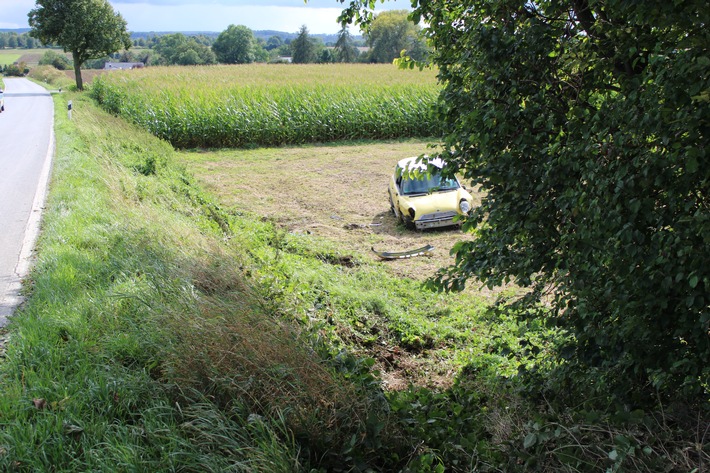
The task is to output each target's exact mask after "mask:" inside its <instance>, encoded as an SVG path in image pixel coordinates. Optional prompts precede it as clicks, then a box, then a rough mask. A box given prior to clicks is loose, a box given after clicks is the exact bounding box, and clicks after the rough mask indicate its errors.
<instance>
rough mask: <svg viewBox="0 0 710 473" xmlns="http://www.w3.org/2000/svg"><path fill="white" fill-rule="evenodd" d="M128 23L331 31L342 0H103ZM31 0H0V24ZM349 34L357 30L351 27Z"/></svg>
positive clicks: (19, 14)
mask: <svg viewBox="0 0 710 473" xmlns="http://www.w3.org/2000/svg"><path fill="white" fill-rule="evenodd" d="M109 2H110V3H111V5H112V6H113V9H114V10H115V11H117V12H119V13H120V14H121V15H122V16H123V18H124V19H125V20H126V22H127V23H128V30H129V31H142V32H149V31H155V32H159V31H215V32H220V31H224V30H225V29H227V27H228V26H229V25H244V26H247V27H248V28H250V29H252V30H276V31H284V32H288V33H296V32H297V31H298V30H299V29H300V28H301V26H302V25H306V27H307V28H308V31H309V33H311V34H321V33H325V34H334V33H337V32H338V31H339V30H340V25H339V24H338V22H337V18H338V15H339V14H340V12H341V11H342V7H343V5H349V4H350V2H349V1H348V0H345V4H341V3H340V2H339V1H338V0H308V3H306V4H304V2H303V0H109ZM34 6H35V0H0V28H28V27H29V25H28V24H27V13H29V11H30V10H32V9H33V8H34ZM409 6H410V2H409V1H408V0H388V1H385V2H384V3H378V4H377V6H376V7H375V12H379V11H384V10H396V9H410V7H409ZM351 32H352V33H353V34H358V33H359V31H357V30H355V31H353V30H351Z"/></svg>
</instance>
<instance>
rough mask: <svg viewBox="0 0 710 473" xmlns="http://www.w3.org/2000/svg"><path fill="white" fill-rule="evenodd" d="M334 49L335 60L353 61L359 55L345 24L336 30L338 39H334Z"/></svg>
mask: <svg viewBox="0 0 710 473" xmlns="http://www.w3.org/2000/svg"><path fill="white" fill-rule="evenodd" d="M334 49H335V59H336V61H337V62H355V61H356V60H357V57H358V56H359V55H360V51H359V50H358V49H357V46H355V41H353V37H352V35H351V34H350V30H349V29H348V27H347V26H344V27H343V28H342V29H341V30H340V31H339V32H338V41H336V43H335V48H334Z"/></svg>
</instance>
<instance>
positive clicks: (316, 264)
mask: <svg viewBox="0 0 710 473" xmlns="http://www.w3.org/2000/svg"><path fill="white" fill-rule="evenodd" d="M71 98H72V99H73V101H74V103H75V107H74V119H73V121H71V122H69V121H68V120H67V118H66V116H65V113H63V111H62V107H59V106H58V107H57V110H59V112H58V113H57V117H56V119H57V127H56V128H57V160H56V163H55V168H54V177H53V180H52V184H51V193H50V199H49V201H48V204H47V210H46V215H45V219H44V223H43V233H42V236H41V239H40V241H39V248H38V261H37V264H36V267H35V268H34V270H33V272H32V274H31V284H29V285H28V287H27V289H28V291H30V298H29V300H28V302H27V304H26V305H25V306H24V307H23V308H22V309H21V310H20V311H19V313H18V314H17V316H16V317H15V318H14V319H13V321H12V323H11V326H10V327H9V330H10V340H9V342H8V345H7V352H6V355H5V359H4V360H3V362H2V364H0V372H1V377H0V379H1V382H2V390H3V396H2V401H0V419H2V420H1V422H2V428H1V429H0V446H2V451H3V455H2V456H1V457H0V465H2V469H5V470H13V469H14V470H20V471H23V470H50V469H53V470H54V471H82V470H90V469H95V470H103V471H108V470H112V471H115V470H124V471H125V470H135V469H138V470H141V469H143V470H151V471H159V470H164V471H165V470H173V469H182V470H183V471H223V470H224V469H226V468H234V469H236V470H239V469H242V470H244V471H292V470H299V469H302V468H305V467H307V466H312V467H324V468H333V467H334V465H343V466H345V467H347V466H348V465H350V466H354V465H357V464H368V465H371V466H373V467H379V468H383V469H391V468H395V467H398V466H403V465H405V464H407V463H411V464H416V462H417V461H418V460H417V458H418V457H420V456H421V455H422V454H426V453H428V452H430V450H429V448H430V446H429V445H428V444H427V443H422V439H420V438H417V437H416V435H414V433H413V432H409V431H408V427H407V425H406V423H403V422H402V420H401V419H399V418H398V416H396V415H395V410H393V409H392V407H391V405H390V404H391V402H392V399H390V397H389V396H385V395H384V392H383V391H382V390H381V388H380V381H379V379H378V378H377V377H376V376H374V373H371V372H370V370H369V368H368V367H369V366H371V365H372V364H373V363H374V362H375V361H374V360H373V359H362V358H355V357H352V356H350V355H348V354H347V351H344V350H345V349H346V348H348V346H350V347H367V346H374V345H378V344H380V342H384V343H385V344H387V347H388V348H390V349H392V350H400V349H401V350H405V351H406V350H413V351H414V352H415V353H417V352H422V351H423V350H426V349H427V348H430V347H434V346H437V347H438V348H442V347H444V346H448V347H449V348H452V347H455V346H457V345H459V344H460V343H463V342H466V343H465V344H466V345H467V346H468V347H467V351H468V350H474V349H476V350H481V351H487V352H489V353H487V354H486V355H485V356H486V357H487V358H488V359H489V361H490V363H489V364H490V367H491V369H493V370H495V369H496V367H498V366H500V368H501V369H513V368H512V367H511V365H510V364H509V363H508V362H507V360H506V359H505V357H498V356H496V355H495V354H493V353H490V352H491V351H494V350H492V346H491V345H490V342H489V341H488V339H489V334H490V332H491V331H496V330H498V329H496V324H495V323H492V321H490V320H488V319H486V318H485V317H482V314H483V313H484V311H485V307H486V301H485V300H480V299H477V298H475V297H474V298H471V299H458V298H447V297H446V296H442V295H436V294H431V293H426V292H422V291H420V289H419V285H418V283H416V282H413V281H408V280H400V279H398V278H395V277H392V276H391V275H389V274H387V272H386V271H384V270H383V268H381V267H380V266H378V265H377V264H370V263H363V264H361V265H359V266H357V267H355V268H346V267H343V266H341V265H339V264H333V263H334V262H337V261H338V258H340V257H341V256H342V255H340V254H339V253H338V250H337V249H336V247H335V245H334V244H329V243H327V242H319V241H310V240H308V238H307V237H305V236H298V235H291V234H288V233H285V232H283V231H280V230H279V229H278V228H276V227H275V226H274V225H273V224H272V223H270V222H264V221H261V220H259V219H258V218H255V217H253V216H249V215H240V214H239V212H225V211H224V210H223V209H222V208H220V207H219V205H217V204H216V203H214V202H212V201H211V198H210V197H209V196H207V195H206V194H204V193H203V192H202V191H201V190H200V189H199V188H198V187H197V186H196V185H195V183H194V182H193V181H192V179H191V178H190V177H189V175H187V174H186V173H185V172H184V171H181V170H180V169H178V168H177V167H176V166H174V165H173V164H172V163H171V161H172V157H173V151H172V149H171V148H170V147H169V146H168V145H166V144H165V143H163V142H160V141H159V140H157V139H155V138H153V137H151V136H149V135H147V134H144V133H143V132H141V131H140V130H138V129H136V128H134V127H132V126H130V125H127V124H126V123H125V122H123V121H121V120H120V119H117V118H113V117H110V116H108V115H106V114H105V113H103V112H100V111H98V110H97V109H95V108H94V107H93V105H92V104H91V103H90V102H89V101H88V98H87V97H85V96H79V95H76V96H73V97H71ZM66 99H67V97H62V100H66ZM57 100H59V98H57ZM352 257H353V259H355V260H358V259H359V257H358V256H357V255H352ZM467 306H469V307H467ZM435 320H438V322H439V323H438V324H437V325H435V324H434V323H433V322H434V321H435ZM442 321H446V323H445V324H442ZM501 332H502V331H501ZM506 337H507V338H509V339H510V342H511V343H514V342H515V336H514V335H510V336H506V335H505V334H503V333H500V335H499V336H498V337H497V339H499V340H504V338H506ZM476 339H478V340H479V342H477V343H478V345H479V346H477V343H473V344H472V345H471V343H470V342H472V341H474V340H476ZM353 340H355V343H353ZM496 343H497V342H496ZM469 345H470V346H469ZM442 353H443V352H442ZM467 356H470V355H467ZM506 367H507V368H506ZM414 392H415V391H411V393H410V394H406V391H405V393H404V394H403V396H404V397H403V399H409V398H410V397H412V396H413V398H412V401H413V402H414V399H415V398H416V395H415V394H412V393H414ZM395 397H396V396H395ZM402 405H404V401H402ZM433 405H434V404H432V406H433ZM428 407H431V406H427V408H428ZM422 415H424V414H422ZM466 419H467V420H466V422H469V421H471V418H470V417H466ZM424 422H426V420H424ZM434 446H435V445H433V444H432V447H434ZM466 455H468V456H469V457H470V456H471V455H473V451H472V450H468V451H467V452H466ZM426 458H428V457H426Z"/></svg>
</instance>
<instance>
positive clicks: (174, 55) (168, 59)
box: [154, 33, 217, 66]
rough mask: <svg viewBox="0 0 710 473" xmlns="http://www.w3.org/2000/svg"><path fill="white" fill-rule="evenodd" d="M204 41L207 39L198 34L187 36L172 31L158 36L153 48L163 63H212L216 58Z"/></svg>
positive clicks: (193, 64) (183, 64) (182, 64)
mask: <svg viewBox="0 0 710 473" xmlns="http://www.w3.org/2000/svg"><path fill="white" fill-rule="evenodd" d="M205 43H209V41H208V40H203V39H202V38H200V37H199V36H190V37H188V36H185V35H184V34H182V33H173V34H167V35H163V36H160V37H159V39H158V42H157V44H156V45H155V48H154V49H155V52H157V53H158V54H160V56H161V57H162V61H163V62H164V63H165V64H177V65H180V66H195V65H200V64H214V63H216V62H217V58H216V56H215V54H214V53H213V52H212V49H211V48H210V47H209V46H207V45H206V44H205Z"/></svg>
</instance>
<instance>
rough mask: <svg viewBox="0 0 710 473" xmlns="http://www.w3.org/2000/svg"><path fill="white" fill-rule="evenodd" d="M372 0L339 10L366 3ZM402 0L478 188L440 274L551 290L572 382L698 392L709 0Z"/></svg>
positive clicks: (454, 141)
mask: <svg viewBox="0 0 710 473" xmlns="http://www.w3.org/2000/svg"><path fill="white" fill-rule="evenodd" d="M374 4H375V1H374V0H363V1H352V2H350V5H349V7H348V8H347V9H346V10H345V11H344V15H343V17H342V19H343V20H344V21H349V20H352V19H353V18H356V19H357V18H358V17H359V18H360V19H361V20H365V22H368V21H372V15H371V13H369V10H368V9H366V8H364V7H369V8H372V7H374ZM413 4H414V5H415V10H414V12H413V13H412V18H413V19H414V20H415V21H420V20H421V21H422V23H423V24H425V25H428V26H426V28H425V33H426V36H427V37H428V38H429V40H430V41H431V43H432V45H433V46H434V48H435V52H434V53H433V58H432V60H433V62H434V63H436V65H437V66H438V68H439V71H440V72H439V77H440V80H441V83H442V85H443V91H442V93H441V100H440V107H439V109H438V115H439V117H440V118H441V120H443V121H444V123H445V127H446V129H447V130H449V133H448V134H447V135H446V137H445V138H444V143H445V145H446V156H447V160H448V161H449V163H450V164H451V165H452V166H453V170H454V171H456V172H459V173H461V174H462V175H463V176H465V177H466V178H468V179H470V180H472V181H473V182H474V184H475V185H478V186H480V187H481V190H482V191H483V196H484V197H483V201H482V204H481V206H480V208H478V209H477V211H476V212H475V213H474V214H473V215H472V216H471V217H470V218H469V219H468V220H467V222H466V223H465V224H464V228H465V229H466V230H468V231H470V232H473V234H474V236H475V238H473V239H468V240H467V241H465V242H461V243H459V244H457V245H456V246H455V248H454V253H455V254H456V263H455V265H454V266H453V268H451V269H449V270H447V271H445V272H442V273H441V274H440V277H439V283H440V284H441V285H442V286H444V287H446V288H449V289H460V288H462V287H463V286H464V284H465V282H466V281H467V280H470V279H472V278H474V279H478V280H480V281H483V282H484V283H486V284H488V285H491V286H494V285H499V284H503V283H506V282H508V281H513V282H515V283H517V284H519V285H521V286H527V287H531V288H532V289H533V292H532V296H541V295H542V294H544V293H547V295H548V298H547V300H548V301H549V303H550V304H551V306H552V309H553V310H552V311H551V312H550V315H549V319H550V322H551V323H553V324H555V325H556V326H558V327H559V328H561V329H563V330H566V331H567V332H568V333H569V334H570V335H571V340H572V342H571V344H570V345H569V346H568V347H566V348H565V347H563V348H561V349H560V351H559V353H558V354H559V360H560V366H561V367H563V369H564V370H565V371H566V373H567V374H568V375H569V376H572V377H573V378H574V377H576V378H577V380H578V381H579V380H582V379H583V380H584V382H583V383H582V384H579V385H580V386H584V388H583V389H585V390H588V391H591V392H594V390H595V389H596V390H597V391H596V392H597V393H600V394H607V395H608V394H610V395H612V397H615V398H616V399H617V400H623V401H624V402H629V401H631V402H638V401H639V398H638V397H637V398H635V397H634V396H635V395H640V396H641V397H643V396H646V397H645V399H646V400H647V401H648V399H649V397H648V393H654V392H656V393H661V394H662V395H663V394H667V395H671V394H673V395H677V394H678V393H683V394H686V395H689V396H698V395H700V396H707V394H708V384H710V383H709V381H710V363H709V362H708V360H710V166H707V160H708V157H709V156H708V153H709V150H710V50H709V49H708V45H710V28H708V25H710V9H709V8H708V5H707V1H706V0H687V1H683V2H668V1H665V0H646V1H643V2H638V1H635V0H615V1H611V0H568V1H560V0H537V1H534V2H530V1H528V0H492V1H491V0H485V1H484V0H462V1H458V2H438V1H431V0H418V1H414V2H413ZM584 373H587V374H589V376H587V377H584V376H583V374H584ZM648 387H653V388H654V389H647V388H648ZM654 399H655V398H654ZM696 399H697V398H696Z"/></svg>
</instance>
